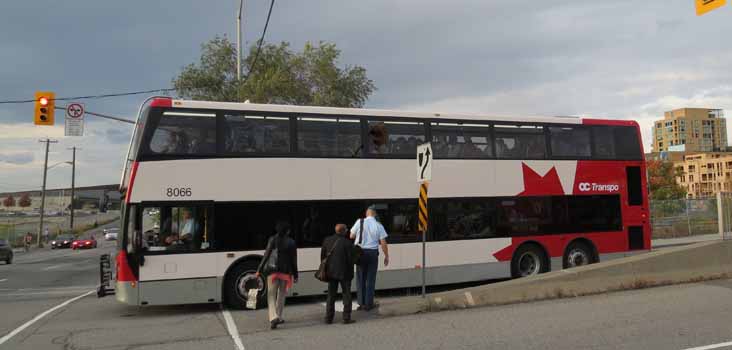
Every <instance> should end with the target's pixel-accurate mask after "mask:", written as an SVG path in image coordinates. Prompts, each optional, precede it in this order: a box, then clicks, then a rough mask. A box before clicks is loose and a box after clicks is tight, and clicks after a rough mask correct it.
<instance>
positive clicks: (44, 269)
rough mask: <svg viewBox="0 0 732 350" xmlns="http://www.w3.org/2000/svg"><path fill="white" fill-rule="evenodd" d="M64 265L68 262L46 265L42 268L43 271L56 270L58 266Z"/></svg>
mask: <svg viewBox="0 0 732 350" xmlns="http://www.w3.org/2000/svg"><path fill="white" fill-rule="evenodd" d="M64 265H66V264H58V265H53V266H49V267H44V268H42V269H41V270H43V271H48V270H55V269H57V268H59V267H61V266H64Z"/></svg>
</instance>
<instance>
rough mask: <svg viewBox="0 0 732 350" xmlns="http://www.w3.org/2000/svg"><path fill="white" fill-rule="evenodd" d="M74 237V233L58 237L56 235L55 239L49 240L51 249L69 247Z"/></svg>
mask: <svg viewBox="0 0 732 350" xmlns="http://www.w3.org/2000/svg"><path fill="white" fill-rule="evenodd" d="M74 239H75V237H74V235H69V234H65V235H59V236H58V237H56V239H54V240H53V241H51V249H56V248H71V242H73V241H74Z"/></svg>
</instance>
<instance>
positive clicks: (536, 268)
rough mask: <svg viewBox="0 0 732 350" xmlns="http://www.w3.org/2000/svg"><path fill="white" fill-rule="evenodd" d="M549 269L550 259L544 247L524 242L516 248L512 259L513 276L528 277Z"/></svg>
mask: <svg viewBox="0 0 732 350" xmlns="http://www.w3.org/2000/svg"><path fill="white" fill-rule="evenodd" d="M548 271H549V259H547V257H546V253H545V252H544V249H542V248H541V247H539V246H538V245H536V244H524V245H522V246H520V247H519V248H518V249H516V252H514V253H513V258H512V259H511V277H513V278H518V277H526V276H533V275H538V274H540V273H544V272H548Z"/></svg>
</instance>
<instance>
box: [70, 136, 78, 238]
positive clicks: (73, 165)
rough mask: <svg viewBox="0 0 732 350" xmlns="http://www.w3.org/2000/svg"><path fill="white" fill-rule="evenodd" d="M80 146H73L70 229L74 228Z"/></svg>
mask: <svg viewBox="0 0 732 350" xmlns="http://www.w3.org/2000/svg"><path fill="white" fill-rule="evenodd" d="M77 149H80V148H76V146H74V147H71V151H72V153H71V154H72V155H71V210H70V213H69V214H70V215H71V217H70V218H69V229H70V230H73V229H74V192H75V190H76V187H75V184H76V150H77Z"/></svg>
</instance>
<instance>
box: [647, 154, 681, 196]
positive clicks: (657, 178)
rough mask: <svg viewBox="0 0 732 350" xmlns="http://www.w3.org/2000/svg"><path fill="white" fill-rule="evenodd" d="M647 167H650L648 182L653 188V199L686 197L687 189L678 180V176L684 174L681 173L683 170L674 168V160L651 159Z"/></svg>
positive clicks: (651, 194)
mask: <svg viewBox="0 0 732 350" xmlns="http://www.w3.org/2000/svg"><path fill="white" fill-rule="evenodd" d="M646 167H647V169H648V177H649V179H648V182H649V184H650V188H651V193H650V197H651V199H653V200H666V199H683V198H686V189H685V188H684V187H682V186H680V185H679V184H678V183H677V182H676V177H677V176H681V175H682V174H681V173H680V171H681V170H678V169H674V164H673V163H672V162H668V161H661V160H649V161H648V162H647V163H646Z"/></svg>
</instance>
